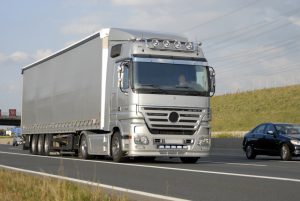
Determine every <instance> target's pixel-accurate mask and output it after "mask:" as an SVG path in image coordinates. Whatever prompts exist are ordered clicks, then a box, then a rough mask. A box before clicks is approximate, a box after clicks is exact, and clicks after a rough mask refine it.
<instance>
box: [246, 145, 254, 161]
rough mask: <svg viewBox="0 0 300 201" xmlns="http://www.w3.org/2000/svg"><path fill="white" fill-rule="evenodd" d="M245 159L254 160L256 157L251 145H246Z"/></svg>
mask: <svg viewBox="0 0 300 201" xmlns="http://www.w3.org/2000/svg"><path fill="white" fill-rule="evenodd" d="M246 157H247V158H248V159H255V157H256V154H255V151H254V149H253V147H252V146H251V145H247V147H246Z"/></svg>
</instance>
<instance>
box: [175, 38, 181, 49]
mask: <svg viewBox="0 0 300 201" xmlns="http://www.w3.org/2000/svg"><path fill="white" fill-rule="evenodd" d="M174 47H175V48H176V49H179V48H180V47H181V42H179V41H177V40H176V41H175V42H174Z"/></svg>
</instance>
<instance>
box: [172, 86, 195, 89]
mask: <svg viewBox="0 0 300 201" xmlns="http://www.w3.org/2000/svg"><path fill="white" fill-rule="evenodd" d="M175 88H179V89H180V88H181V89H193V88H192V87H189V86H176V87H175Z"/></svg>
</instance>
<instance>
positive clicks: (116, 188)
mask: <svg viewBox="0 0 300 201" xmlns="http://www.w3.org/2000/svg"><path fill="white" fill-rule="evenodd" d="M0 168H5V169H10V170H14V171H19V172H24V173H30V174H36V175H41V176H46V177H52V178H56V179H63V180H66V181H71V182H77V183H82V184H87V185H92V186H96V187H101V188H106V189H110V190H116V191H121V192H124V193H132V194H137V195H142V196H146V197H150V198H157V199H163V200H175V201H186V200H185V199H180V198H175V197H170V196H164V195H159V194H153V193H147V192H143V191H136V190H131V189H127V188H121V187H117V186H111V185H106V184H100V183H96V182H91V181H85V180H80V179H74V178H71V177H65V176H59V175H54V174H48V173H43V172H35V171H31V170H26V169H21V168H15V167H11V166H6V165H0Z"/></svg>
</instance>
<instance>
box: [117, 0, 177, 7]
mask: <svg viewBox="0 0 300 201" xmlns="http://www.w3.org/2000/svg"><path fill="white" fill-rule="evenodd" d="M172 2H173V1H171V0H164V1H161V0H112V3H113V4H114V5H118V6H119V5H122V6H123V5H131V6H133V5H134V6H136V5H153V4H156V5H157V4H169V3H172Z"/></svg>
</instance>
